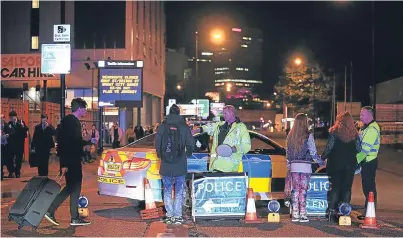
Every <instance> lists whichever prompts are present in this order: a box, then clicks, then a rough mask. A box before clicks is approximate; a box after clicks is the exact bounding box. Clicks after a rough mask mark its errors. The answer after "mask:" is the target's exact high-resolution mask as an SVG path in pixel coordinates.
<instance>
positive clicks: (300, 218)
mask: <svg viewBox="0 0 403 238" xmlns="http://www.w3.org/2000/svg"><path fill="white" fill-rule="evenodd" d="M286 148H287V167H288V169H289V172H290V176H291V180H292V191H291V203H292V221H293V222H308V221H309V220H308V216H307V211H306V196H307V191H308V186H309V180H310V178H311V174H312V162H313V161H314V162H316V163H319V164H323V161H322V160H321V158H320V157H319V156H318V154H317V151H316V146H315V140H314V137H313V135H312V133H310V132H309V128H308V117H307V116H306V115H305V114H303V113H299V114H297V116H296V117H295V122H294V126H293V128H292V129H291V131H290V133H289V134H288V136H287V140H286Z"/></svg>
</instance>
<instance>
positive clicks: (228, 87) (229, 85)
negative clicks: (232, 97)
mask: <svg viewBox="0 0 403 238" xmlns="http://www.w3.org/2000/svg"><path fill="white" fill-rule="evenodd" d="M231 87H232V85H231V84H230V83H229V84H227V92H231Z"/></svg>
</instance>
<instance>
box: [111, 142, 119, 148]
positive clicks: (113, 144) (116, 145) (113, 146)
mask: <svg viewBox="0 0 403 238" xmlns="http://www.w3.org/2000/svg"><path fill="white" fill-rule="evenodd" d="M119 147H120V141H116V140H115V141H114V142H113V143H112V149H116V148H119Z"/></svg>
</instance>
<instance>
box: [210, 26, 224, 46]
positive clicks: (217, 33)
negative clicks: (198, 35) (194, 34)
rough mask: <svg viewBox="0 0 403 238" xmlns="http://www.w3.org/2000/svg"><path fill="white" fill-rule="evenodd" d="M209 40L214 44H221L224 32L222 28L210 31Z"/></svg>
mask: <svg viewBox="0 0 403 238" xmlns="http://www.w3.org/2000/svg"><path fill="white" fill-rule="evenodd" d="M211 40H212V41H213V43H215V44H221V43H222V42H223V41H224V32H223V31H222V30H217V29H216V30H213V31H212V32H211Z"/></svg>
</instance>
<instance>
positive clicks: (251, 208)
mask: <svg viewBox="0 0 403 238" xmlns="http://www.w3.org/2000/svg"><path fill="white" fill-rule="evenodd" d="M243 222H244V223H262V220H261V219H259V218H257V214H256V206H255V194H254V193H253V189H252V188H248V201H247V206H246V215H245V220H243Z"/></svg>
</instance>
